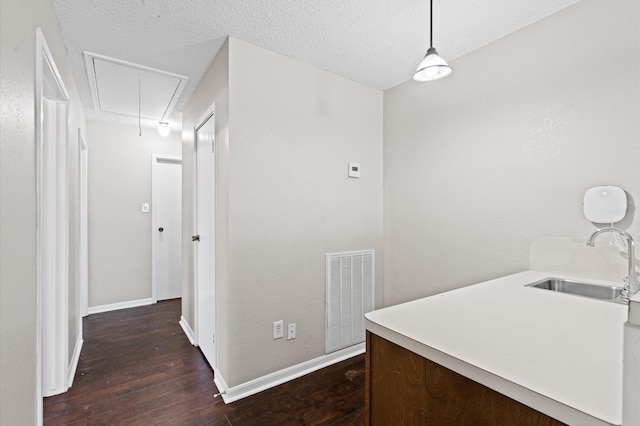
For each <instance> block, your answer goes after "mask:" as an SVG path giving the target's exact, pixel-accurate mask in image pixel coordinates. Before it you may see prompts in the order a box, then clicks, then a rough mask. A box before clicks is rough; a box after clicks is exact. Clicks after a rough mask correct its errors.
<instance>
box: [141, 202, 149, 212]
mask: <svg viewBox="0 0 640 426" xmlns="http://www.w3.org/2000/svg"><path fill="white" fill-rule="evenodd" d="M142 213H149V203H142Z"/></svg>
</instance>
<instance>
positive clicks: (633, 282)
mask: <svg viewBox="0 0 640 426" xmlns="http://www.w3.org/2000/svg"><path fill="white" fill-rule="evenodd" d="M604 232H613V233H615V234H619V235H622V237H624V238H625V239H626V240H627V258H628V261H629V275H627V276H626V277H624V288H623V289H622V293H620V297H621V298H622V300H624V301H625V302H629V298H630V297H631V296H633V295H634V294H636V293H637V292H638V290H640V283H639V282H638V277H636V257H635V249H634V245H635V244H634V242H633V237H632V236H631V235H630V234H629V233H628V232H626V231H623V230H622V229H618V228H613V227H608V228H600V229H598V230H597V231H596V232H594V233H593V234H591V236H590V237H589V240H588V241H587V245H588V246H590V247H594V246H595V245H596V243H595V239H596V237H597V236H598V235H600V234H602V233H604Z"/></svg>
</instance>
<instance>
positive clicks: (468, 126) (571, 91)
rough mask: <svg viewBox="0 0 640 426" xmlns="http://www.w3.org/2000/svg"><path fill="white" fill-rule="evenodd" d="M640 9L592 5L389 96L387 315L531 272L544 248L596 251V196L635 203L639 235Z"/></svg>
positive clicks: (633, 225) (627, 4)
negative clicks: (562, 245) (584, 243)
mask: <svg viewBox="0 0 640 426" xmlns="http://www.w3.org/2000/svg"><path fill="white" fill-rule="evenodd" d="M638 9H639V6H638V1H637V0H620V1H616V2H601V1H597V0H583V1H581V2H579V3H577V4H576V5H574V6H571V7H569V8H567V9H565V10H563V11H561V12H559V13H557V14H554V15H552V16H550V17H548V18H546V19H544V20H542V21H539V22H537V23H534V24H532V25H530V26H528V27H526V28H524V29H522V30H520V31H518V32H516V33H513V34H511V35H508V36H506V37H504V38H502V39H500V40H497V41H496V42H494V43H492V44H490V45H488V46H486V47H484V48H481V49H479V50H477V51H475V52H473V53H470V54H468V55H465V56H463V57H461V58H459V59H457V60H455V61H452V64H451V65H452V67H453V69H454V72H453V74H452V75H451V76H450V77H448V78H446V79H444V80H440V81H437V82H434V83H422V84H420V83H415V82H413V81H409V82H406V83H404V84H401V85H399V86H397V87H395V88H393V89H390V90H388V91H386V92H385V94H384V174H385V185H384V206H385V210H384V216H385V230H384V236H385V305H392V304H396V303H399V302H403V301H406V300H410V299H415V298H418V297H422V296H427V295H431V294H435V293H438V292H442V291H446V290H449V289H453V288H456V287H460V286H464V285H468V284H472V283H475V282H479V281H484V280H486V279H489V278H493V277H497V276H500V275H505V274H509V273H512V272H516V271H520V270H524V269H528V248H529V244H530V243H532V242H533V241H535V240H537V239H539V238H541V237H562V238H569V239H571V238H574V239H580V238H582V239H584V240H586V238H587V237H588V235H589V234H590V233H591V232H592V231H593V230H595V228H594V225H593V224H591V223H590V222H588V221H587V220H586V219H585V218H584V216H583V214H582V197H583V195H584V192H585V190H586V189H588V188H589V187H591V186H594V185H599V184H613V185H619V186H621V187H623V188H624V189H625V190H626V191H627V192H628V193H629V195H630V197H631V201H632V205H631V207H630V210H629V215H628V217H627V218H626V219H625V221H624V222H623V226H624V227H625V228H628V229H629V230H630V231H632V232H633V233H637V232H638V231H639V229H640V228H639V226H640V223H638V220H637V218H638V214H637V212H636V204H637V203H638V202H639V201H638V200H640V167H639V166H638V164H640V162H639V160H640V142H639V141H640V48H639V46H640V42H639V27H640V24H639V16H640V12H639V10H638ZM622 268H624V266H623V265H622ZM623 275H624V270H621V276H623Z"/></svg>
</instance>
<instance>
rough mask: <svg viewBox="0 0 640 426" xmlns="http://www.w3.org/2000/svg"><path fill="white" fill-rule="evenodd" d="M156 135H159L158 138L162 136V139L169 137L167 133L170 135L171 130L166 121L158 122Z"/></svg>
mask: <svg viewBox="0 0 640 426" xmlns="http://www.w3.org/2000/svg"><path fill="white" fill-rule="evenodd" d="M158 133H160V136H163V137H166V136H169V133H171V129H170V128H169V123H168V122H166V121H160V122H159V123H158Z"/></svg>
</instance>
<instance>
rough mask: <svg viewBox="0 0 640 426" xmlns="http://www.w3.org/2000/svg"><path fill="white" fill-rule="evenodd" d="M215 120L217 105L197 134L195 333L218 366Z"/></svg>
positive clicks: (207, 353)
mask: <svg viewBox="0 0 640 426" xmlns="http://www.w3.org/2000/svg"><path fill="white" fill-rule="evenodd" d="M214 123H215V120H214V107H213V106H212V107H211V109H210V110H209V111H208V112H207V113H206V114H205V115H203V116H202V117H201V119H200V120H199V121H198V123H197V124H196V127H195V129H194V133H195V157H196V158H195V164H196V173H195V178H196V182H195V186H196V197H195V200H196V203H195V204H196V205H195V209H194V210H195V220H194V223H195V232H194V235H193V237H192V240H193V242H194V244H195V247H194V276H195V279H194V281H195V292H194V297H195V303H194V305H195V327H196V329H195V334H196V343H197V344H198V346H200V350H201V351H202V353H203V354H204V356H205V358H206V359H207V361H208V362H209V365H211V367H212V368H215V367H216V359H217V356H216V344H215V330H216V267H215V259H216V258H215V254H216V251H215V250H216V249H215V206H216V202H215V200H216V192H215V188H216V180H215V176H216V173H215V124H214Z"/></svg>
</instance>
